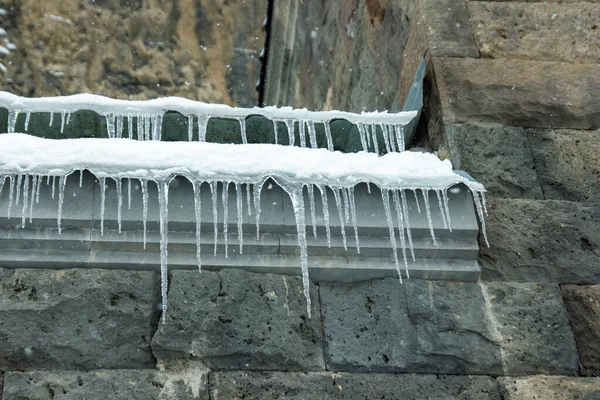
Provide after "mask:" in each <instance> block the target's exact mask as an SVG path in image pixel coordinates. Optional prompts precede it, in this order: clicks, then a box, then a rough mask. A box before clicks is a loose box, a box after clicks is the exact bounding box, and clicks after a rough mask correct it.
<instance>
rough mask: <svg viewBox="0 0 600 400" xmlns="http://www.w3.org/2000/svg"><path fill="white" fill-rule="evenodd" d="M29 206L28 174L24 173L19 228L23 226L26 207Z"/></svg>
mask: <svg viewBox="0 0 600 400" xmlns="http://www.w3.org/2000/svg"><path fill="white" fill-rule="evenodd" d="M28 207H29V175H27V174H26V175H24V180H23V209H22V210H21V228H25V221H26V220H27V209H28Z"/></svg>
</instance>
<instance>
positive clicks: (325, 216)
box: [317, 185, 331, 248]
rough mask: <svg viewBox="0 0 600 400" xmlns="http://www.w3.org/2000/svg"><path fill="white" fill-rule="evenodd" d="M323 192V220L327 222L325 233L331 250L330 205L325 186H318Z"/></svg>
mask: <svg viewBox="0 0 600 400" xmlns="http://www.w3.org/2000/svg"><path fill="white" fill-rule="evenodd" d="M317 188H319V192H321V204H322V205H323V219H324V220H325V232H326V233H327V246H328V247H329V248H331V229H330V228H329V204H328V201H327V190H326V188H325V187H324V186H323V185H317Z"/></svg>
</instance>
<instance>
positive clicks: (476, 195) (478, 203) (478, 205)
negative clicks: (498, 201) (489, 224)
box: [472, 190, 490, 247]
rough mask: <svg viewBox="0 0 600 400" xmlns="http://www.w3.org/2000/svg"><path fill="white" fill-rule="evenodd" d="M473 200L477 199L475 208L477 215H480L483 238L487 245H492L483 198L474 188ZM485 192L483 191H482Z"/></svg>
mask: <svg viewBox="0 0 600 400" xmlns="http://www.w3.org/2000/svg"><path fill="white" fill-rule="evenodd" d="M472 193H473V200H474V201H475V208H476V209H477V216H478V217H479V223H480V224H481V233H482V234H483V239H484V240H485V245H486V246H487V247H490V242H489V241H488V236H487V229H486V226H485V217H484V215H483V207H482V206H481V200H480V199H479V192H477V191H475V190H473V191H472ZM481 193H483V192H481Z"/></svg>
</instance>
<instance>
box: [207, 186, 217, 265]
mask: <svg viewBox="0 0 600 400" xmlns="http://www.w3.org/2000/svg"><path fill="white" fill-rule="evenodd" d="M209 186H210V195H211V198H212V210H213V230H214V250H213V251H214V255H215V256H216V255H217V242H218V241H219V225H218V224H219V221H218V219H217V217H218V214H217V191H218V190H219V186H218V183H217V181H211V182H210V183H209Z"/></svg>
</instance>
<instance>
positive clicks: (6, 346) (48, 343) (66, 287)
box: [0, 269, 159, 369]
mask: <svg viewBox="0 0 600 400" xmlns="http://www.w3.org/2000/svg"><path fill="white" fill-rule="evenodd" d="M157 278H158V277H157V275H156V274H155V273H152V272H142V271H106V270H96V269H72V270H61V271H54V270H42V269H36V270H27V269H17V270H7V269H0V338H2V345H0V369H54V368H56V369H96V368H151V367H153V366H154V357H153V356H152V353H151V350H150V340H151V339H152V331H153V326H152V325H153V319H155V318H157V317H158V315H157V308H156V306H157V305H158V303H159V299H158V279H157Z"/></svg>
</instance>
